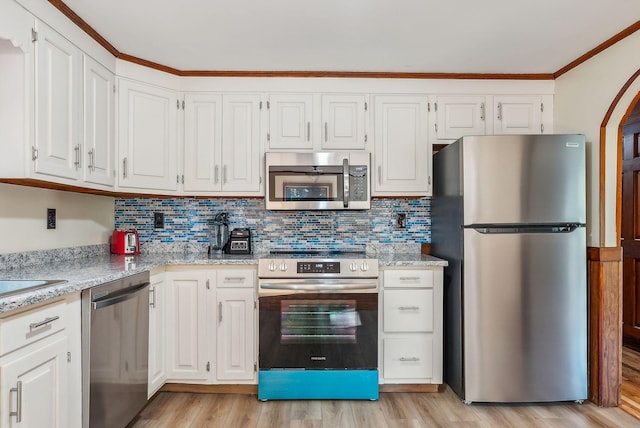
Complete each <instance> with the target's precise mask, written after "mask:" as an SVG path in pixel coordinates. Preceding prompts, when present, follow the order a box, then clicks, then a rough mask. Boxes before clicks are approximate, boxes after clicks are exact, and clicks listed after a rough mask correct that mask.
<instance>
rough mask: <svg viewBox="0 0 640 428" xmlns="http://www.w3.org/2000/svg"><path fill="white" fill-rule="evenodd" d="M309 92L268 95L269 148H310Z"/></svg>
mask: <svg viewBox="0 0 640 428" xmlns="http://www.w3.org/2000/svg"><path fill="white" fill-rule="evenodd" d="M312 105H313V95H311V94H275V95H271V96H270V97H269V138H268V140H269V148H270V149H311V148H313V142H312V141H311V118H312V117H313V116H312V112H311V106H312Z"/></svg>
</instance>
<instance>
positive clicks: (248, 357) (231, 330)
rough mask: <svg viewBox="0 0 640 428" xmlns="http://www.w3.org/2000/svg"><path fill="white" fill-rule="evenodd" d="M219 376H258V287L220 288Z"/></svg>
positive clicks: (224, 379) (242, 377)
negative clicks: (256, 350) (256, 349)
mask: <svg viewBox="0 0 640 428" xmlns="http://www.w3.org/2000/svg"><path fill="white" fill-rule="evenodd" d="M216 294H217V303H218V308H217V309H218V320H217V349H216V357H217V358H216V359H217V365H216V377H217V379H218V380H221V381H229V380H253V379H254V378H255V371H254V364H255V362H256V360H255V357H256V352H255V345H254V344H255V338H254V334H255V328H254V323H255V310H254V309H255V308H254V301H255V297H254V294H255V292H254V290H252V289H251V290H250V289H244V290H234V289H226V290H218V291H217V292H216Z"/></svg>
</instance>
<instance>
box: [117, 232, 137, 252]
mask: <svg viewBox="0 0 640 428" xmlns="http://www.w3.org/2000/svg"><path fill="white" fill-rule="evenodd" d="M111 253H112V254H125V255H126V254H140V240H139V239H138V231H137V230H114V231H113V235H111Z"/></svg>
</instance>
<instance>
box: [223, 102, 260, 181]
mask: <svg viewBox="0 0 640 428" xmlns="http://www.w3.org/2000/svg"><path fill="white" fill-rule="evenodd" d="M260 171H261V169H260V95H257V94H232V95H224V96H223V97H222V189H223V190H224V191H232V192H255V193H260V182H261V180H260Z"/></svg>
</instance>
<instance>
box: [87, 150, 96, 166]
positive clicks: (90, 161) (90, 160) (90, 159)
mask: <svg viewBox="0 0 640 428" xmlns="http://www.w3.org/2000/svg"><path fill="white" fill-rule="evenodd" d="M93 150H94V149H91V150H89V153H88V154H89V165H87V169H88V170H89V171H95V165H94V157H93V156H94V153H93Z"/></svg>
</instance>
